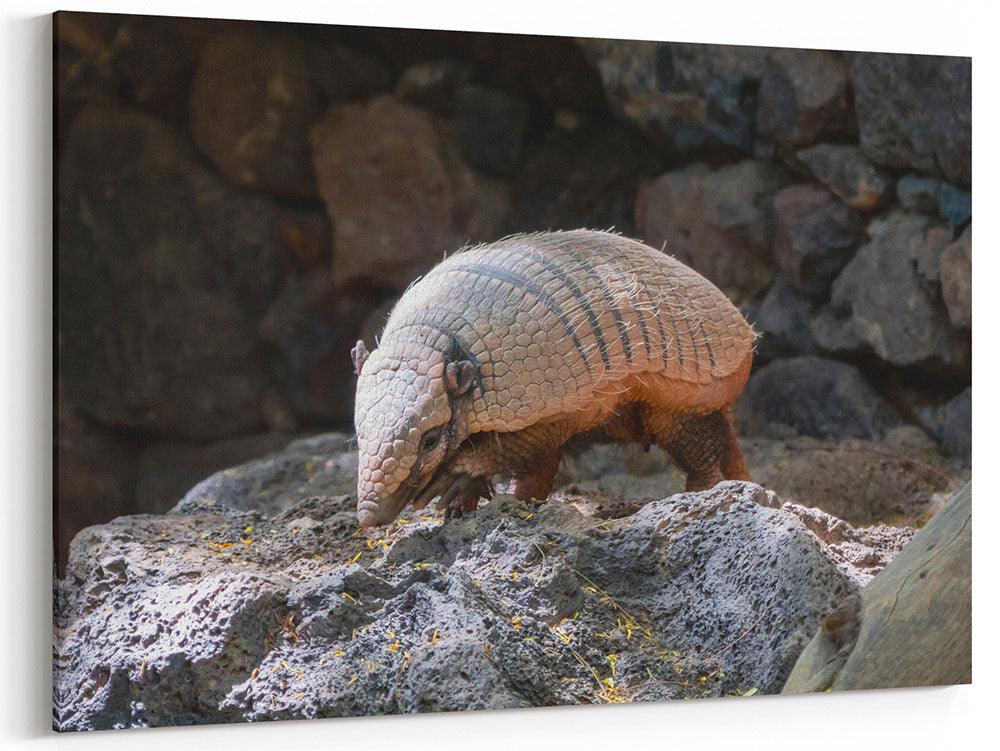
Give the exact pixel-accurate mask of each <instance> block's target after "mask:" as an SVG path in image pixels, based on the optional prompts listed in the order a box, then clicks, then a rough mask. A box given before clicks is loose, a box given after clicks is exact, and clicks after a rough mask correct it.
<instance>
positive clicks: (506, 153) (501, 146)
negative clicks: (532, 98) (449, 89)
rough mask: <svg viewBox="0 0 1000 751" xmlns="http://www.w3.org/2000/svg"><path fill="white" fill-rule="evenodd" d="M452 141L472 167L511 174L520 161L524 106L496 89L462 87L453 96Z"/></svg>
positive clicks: (526, 112)
mask: <svg viewBox="0 0 1000 751" xmlns="http://www.w3.org/2000/svg"><path fill="white" fill-rule="evenodd" d="M455 110H456V112H455V119H456V124H457V128H456V131H457V132H456V137H457V143H458V148H459V150H460V151H461V152H462V156H463V157H465V160H466V161H467V162H468V163H469V164H471V165H472V166H473V167H476V168H478V169H481V170H484V171H485V172H492V173H495V174H511V173H513V172H514V170H515V168H516V167H517V165H518V163H519V162H520V161H521V156H522V152H523V150H524V139H525V136H526V133H527V129H528V115H529V114H530V111H529V108H528V103H527V102H525V101H523V100H522V99H519V98H518V97H515V96H511V95H510V94H506V93H504V92H503V91H500V90H498V89H490V88H487V87H485V86H474V85H469V86H463V87H461V88H460V89H458V91H457V92H456V101H455Z"/></svg>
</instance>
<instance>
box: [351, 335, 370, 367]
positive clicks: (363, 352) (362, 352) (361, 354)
mask: <svg viewBox="0 0 1000 751" xmlns="http://www.w3.org/2000/svg"><path fill="white" fill-rule="evenodd" d="M351 359H352V360H353V361H354V375H361V369H362V368H363V367H364V366H365V360H367V359H368V347H366V346H365V343H364V342H363V341H361V340H360V339H358V343H357V344H355V345H354V347H353V348H352V349H351Z"/></svg>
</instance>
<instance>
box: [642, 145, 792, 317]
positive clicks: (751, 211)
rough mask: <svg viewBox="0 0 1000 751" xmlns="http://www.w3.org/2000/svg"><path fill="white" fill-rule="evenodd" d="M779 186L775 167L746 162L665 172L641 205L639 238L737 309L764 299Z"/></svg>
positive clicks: (769, 275)
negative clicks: (686, 267)
mask: <svg viewBox="0 0 1000 751" xmlns="http://www.w3.org/2000/svg"><path fill="white" fill-rule="evenodd" d="M785 183H787V178H786V176H785V174H784V172H782V171H781V170H780V169H779V168H777V167H774V166H772V165H769V164H765V163H764V162H758V161H752V160H747V161H743V162H740V163H738V164H732V165H727V166H724V167H720V168H719V169H714V170H713V169H712V168H711V167H708V166H707V165H704V164H692V165H689V166H688V167H685V168H683V169H680V170H677V171H674V172H667V173H666V174H664V175H661V176H660V177H659V178H657V179H656V181H655V182H653V183H652V185H651V186H650V187H649V188H648V190H647V191H646V192H645V194H644V195H643V196H642V197H641V198H640V200H639V203H638V207H637V209H636V215H637V218H636V223H637V225H638V230H639V234H640V235H641V237H642V239H643V240H645V241H646V242H647V243H649V244H650V245H652V246H653V247H656V248H659V247H661V246H662V247H664V248H665V250H666V252H667V253H669V254H671V255H673V256H675V257H676V258H678V259H679V260H681V261H683V262H684V263H686V264H688V265H689V266H691V267H692V268H693V269H695V270H696V271H698V272H700V273H702V274H703V275H704V276H706V277H707V278H708V279H709V280H711V281H712V282H713V283H714V284H716V285H717V286H718V287H719V288H720V289H722V291H723V292H725V293H726V294H727V295H729V296H730V297H731V298H732V299H734V300H736V301H737V302H741V301H743V300H745V299H746V298H748V297H753V296H755V295H758V294H760V293H761V292H763V291H764V290H765V289H766V288H767V286H768V284H770V282H771V280H772V278H773V276H774V270H773V267H772V265H771V263H770V261H769V257H770V248H771V241H772V233H773V209H772V206H773V202H774V194H775V192H776V191H778V190H779V189H780V188H782V187H783V186H784V184H785Z"/></svg>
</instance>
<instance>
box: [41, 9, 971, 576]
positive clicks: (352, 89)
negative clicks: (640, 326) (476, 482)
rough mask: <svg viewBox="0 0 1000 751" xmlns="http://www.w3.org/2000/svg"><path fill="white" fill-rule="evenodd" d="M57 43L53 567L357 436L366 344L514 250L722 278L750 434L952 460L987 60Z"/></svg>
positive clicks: (338, 38)
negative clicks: (476, 249) (80, 547)
mask: <svg viewBox="0 0 1000 751" xmlns="http://www.w3.org/2000/svg"><path fill="white" fill-rule="evenodd" d="M55 46H56V88H57V92H56V93H57V102H56V113H55V115H56V126H57V154H56V156H57V199H58V200H57V217H56V218H57V247H56V269H57V304H58V340H57V357H58V363H57V367H58V402H59V404H58V407H59V408H58V426H57V440H58V446H57V449H58V451H57V466H58V478H57V493H58V495H57V502H58V507H57V508H58V513H57V551H58V552H59V556H60V558H63V557H64V556H65V551H66V546H67V545H68V541H69V539H70V538H71V537H72V535H73V534H74V533H75V532H76V531H77V530H79V529H80V528H82V527H84V526H86V525H90V524H96V523H101V522H106V521H108V520H110V519H111V518H113V517H115V516H119V515H122V514H128V513H156V512H162V511H165V510H167V509H168V508H170V507H172V506H174V505H175V504H176V503H177V501H178V500H179V499H180V498H181V497H183V496H184V494H185V492H186V491H187V490H188V489H189V488H190V487H191V486H193V485H194V484H195V483H196V482H198V481H199V480H201V479H202V478H204V477H206V476H207V475H209V474H211V473H212V472H213V471H215V470H217V469H221V468H223V467H227V466H231V465H234V464H238V463H239V462H241V461H244V460H246V459H249V458H251V457H254V456H260V455H262V454H266V453H268V452H271V451H274V450H276V449H277V448H279V447H282V446H284V445H285V444H287V442H288V440H289V438H290V437H293V436H295V435H301V434H308V433H316V432H319V431H321V430H329V429H342V430H349V429H350V422H351V415H352V400H353V389H354V380H353V376H352V374H351V364H350V358H349V356H348V352H349V349H350V347H351V346H352V344H353V342H354V341H355V340H356V339H357V338H359V337H362V338H364V339H365V340H366V341H367V342H368V343H369V345H371V344H373V343H374V339H375V337H376V335H377V334H378V332H379V330H380V328H381V325H382V323H383V321H384V319H385V316H386V314H387V312H388V310H389V309H390V307H391V305H392V303H393V301H394V300H395V299H396V298H397V297H398V296H399V294H400V293H401V292H402V291H403V290H404V289H405V288H406V286H407V284H409V283H410V281H412V280H413V278H415V277H416V276H417V275H419V274H421V273H423V272H425V271H426V270H427V269H428V268H430V267H431V266H432V265H433V264H434V263H435V262H436V261H438V260H439V259H440V258H441V257H442V255H443V254H444V253H447V252H451V251H453V250H454V249H456V248H457V247H459V246H461V245H463V244H465V243H468V242H479V241H488V240H492V239H496V238H498V237H501V236H503V235H505V234H509V233H511V232H518V231H534V230H543V229H560V228H563V229H568V228H575V227H582V226H586V227H594V228H608V227H615V228H616V229H617V230H619V231H621V232H623V233H625V234H627V235H631V236H637V237H640V238H642V239H644V240H645V241H647V242H649V243H650V244H653V245H656V246H661V245H662V246H664V247H665V248H666V249H667V251H668V252H670V253H672V254H674V255H676V256H678V257H679V258H681V259H682V260H684V261H685V262H686V263H688V264H690V265H691V266H693V267H694V268H696V269H697V270H699V271H700V272H702V273H703V274H705V275H706V276H707V277H709V278H710V279H711V280H712V281H714V282H715V283H716V284H718V285H719V286H720V287H721V288H722V289H723V290H725V291H726V292H727V294H729V295H730V296H731V297H732V298H733V299H734V300H735V301H736V302H737V303H738V304H739V305H740V307H741V309H742V310H743V311H744V312H745V313H746V315H747V316H748V317H749V318H750V319H751V320H752V321H753V322H754V323H755V325H756V327H757V328H758V330H759V331H761V333H762V335H763V336H762V338H761V340H760V342H759V347H758V353H759V354H758V359H757V364H756V367H755V372H754V374H753V376H752V380H751V384H750V386H749V388H748V390H747V394H746V395H745V397H744V398H743V399H742V400H741V402H740V403H739V405H738V410H737V412H738V416H739V418H740V428H741V432H742V434H743V435H744V436H745V437H746V438H747V440H753V439H754V438H755V437H760V438H766V439H768V440H772V439H781V440H787V439H789V438H790V437H791V438H795V437H796V436H801V437H804V438H812V439H822V440H825V441H845V440H861V441H865V442H868V443H866V445H869V444H871V443H872V442H875V444H876V445H877V442H879V441H882V440H883V439H885V438H886V436H887V435H888V434H889V433H890V432H893V431H897V432H898V430H899V428H900V426H903V427H907V426H908V429H909V430H910V437H911V438H913V435H916V436H917V438H916V439H914V440H917V442H920V441H923V442H924V443H925V444H926V445H927V446H930V448H931V449H932V450H933V451H934V452H935V453H937V454H940V455H941V456H942V457H944V458H943V461H945V462H951V463H952V464H956V465H958V466H959V467H962V466H964V467H966V468H967V465H968V457H969V453H970V450H971V425H970V424H971V368H970V363H971V350H970V344H971V236H972V230H971V154H970V152H971V125H970V123H971V63H970V61H969V60H968V59H962V58H942V57H931V56H922V55H897V54H880V53H840V52H829V51H818V50H785V49H762V48H752V47H732V46H714V45H702V44H675V43H659V42H635V41H608V40H592V39H568V38H555V37H532V36H510V35H491V34H482V33H475V34H473V33H456V32H438V31H414V30H399V29H365V28H348V27H336V26H306V25H292V24H263V23H254V22H234V21H210V20H198V19H170V18H160V17H141V16H116V15H103V14H84V13H60V14H58V16H57V21H56V39H55ZM914 431H915V432H914ZM932 444H933V445H932Z"/></svg>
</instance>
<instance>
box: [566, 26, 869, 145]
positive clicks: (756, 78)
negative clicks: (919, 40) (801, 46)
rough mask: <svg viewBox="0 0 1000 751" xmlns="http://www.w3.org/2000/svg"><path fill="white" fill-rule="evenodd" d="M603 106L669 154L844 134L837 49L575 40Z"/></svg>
mask: <svg viewBox="0 0 1000 751" xmlns="http://www.w3.org/2000/svg"><path fill="white" fill-rule="evenodd" d="M578 42H579V44H580V45H581V46H582V47H583V49H584V51H585V52H586V53H587V56H588V58H589V59H590V60H591V61H592V63H593V64H594V65H595V66H596V68H597V70H598V71H599V73H600V75H601V80H602V82H603V83H604V88H605V91H606V93H607V97H608V99H609V101H610V102H611V104H612V106H613V107H614V108H615V109H616V110H617V111H618V112H619V113H620V114H621V115H622V116H623V117H624V118H626V119H627V120H629V121H631V122H633V123H635V124H636V125H638V126H639V127H640V128H642V129H643V130H645V131H646V132H647V133H649V134H650V135H651V136H653V137H654V138H656V139H658V140H660V141H661V142H665V143H666V144H667V145H668V146H669V147H670V148H671V149H672V150H673V151H674V152H676V153H679V154H691V153H695V154H699V153H700V154H711V153H713V152H715V153H718V152H720V150H721V151H722V152H723V153H724V152H726V151H728V152H730V153H731V152H737V153H751V152H752V151H753V150H754V147H755V145H756V141H757V139H763V140H765V141H767V142H769V143H771V144H774V145H777V146H779V147H782V148H793V147H795V146H801V145H805V144H808V143H813V142H814V141H815V140H817V139H819V138H822V137H825V136H829V135H837V134H842V133H847V132H850V130H851V129H852V128H853V113H852V111H851V108H850V102H849V95H848V76H847V64H846V62H845V60H844V58H843V57H842V55H841V54H840V53H838V52H831V51H826V50H795V49H771V48H765V47H738V46H728V45H712V44H677V43H667V42H650V41H630V40H617V39H580V40H578Z"/></svg>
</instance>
